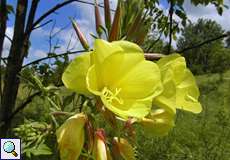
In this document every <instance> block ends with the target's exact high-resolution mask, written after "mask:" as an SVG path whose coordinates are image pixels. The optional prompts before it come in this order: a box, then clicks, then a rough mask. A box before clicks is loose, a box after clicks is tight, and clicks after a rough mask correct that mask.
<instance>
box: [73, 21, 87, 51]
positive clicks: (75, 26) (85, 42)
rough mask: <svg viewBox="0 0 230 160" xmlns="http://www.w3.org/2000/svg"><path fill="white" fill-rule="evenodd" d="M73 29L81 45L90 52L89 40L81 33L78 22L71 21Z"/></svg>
mask: <svg viewBox="0 0 230 160" xmlns="http://www.w3.org/2000/svg"><path fill="white" fill-rule="evenodd" d="M71 22H72V25H73V28H74V30H75V32H76V33H77V36H78V38H79V40H80V42H81V45H82V46H83V48H84V49H86V50H89V44H88V42H87V39H86V38H85V36H84V34H83V33H82V32H81V30H80V28H79V26H78V24H77V22H75V21H74V20H73V19H71Z"/></svg>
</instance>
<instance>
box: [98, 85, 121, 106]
mask: <svg viewBox="0 0 230 160" xmlns="http://www.w3.org/2000/svg"><path fill="white" fill-rule="evenodd" d="M120 92H121V88H119V89H118V88H116V89H115V93H114V92H112V91H111V90H109V89H108V88H107V87H104V88H103V90H102V94H103V96H104V98H105V99H106V101H108V102H109V103H112V102H113V101H116V102H118V103H120V104H123V100H122V99H121V98H120V97H119V96H118V94H119V93H120Z"/></svg>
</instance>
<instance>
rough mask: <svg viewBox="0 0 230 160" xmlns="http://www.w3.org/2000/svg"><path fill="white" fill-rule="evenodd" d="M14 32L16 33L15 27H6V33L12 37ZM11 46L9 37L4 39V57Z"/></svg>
mask: <svg viewBox="0 0 230 160" xmlns="http://www.w3.org/2000/svg"><path fill="white" fill-rule="evenodd" d="M13 33H14V29H13V27H7V28H6V35H7V36H8V37H9V38H10V39H12V37H13ZM10 46H11V42H10V40H9V39H8V38H6V37H5V39H4V44H3V52H2V56H3V57H7V56H8V54H9V50H10Z"/></svg>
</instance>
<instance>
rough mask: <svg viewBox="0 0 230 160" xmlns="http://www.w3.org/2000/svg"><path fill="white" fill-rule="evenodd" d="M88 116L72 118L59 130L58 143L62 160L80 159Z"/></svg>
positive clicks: (80, 115) (81, 115) (57, 133)
mask: <svg viewBox="0 0 230 160" xmlns="http://www.w3.org/2000/svg"><path fill="white" fill-rule="evenodd" d="M85 122H86V116H85V115H84V114H76V115H74V116H72V117H70V118H69V119H68V120H66V122H65V123H64V124H63V125H62V126H61V127H60V128H59V129H58V130H57V132H56V136H57V142H58V148H59V150H60V157H61V160H73V159H78V157H79V156H80V153H81V150H82V147H83V145H84V140H85V132H84V125H85Z"/></svg>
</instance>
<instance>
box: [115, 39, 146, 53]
mask: <svg viewBox="0 0 230 160" xmlns="http://www.w3.org/2000/svg"><path fill="white" fill-rule="evenodd" d="M112 44H113V45H118V46H120V47H121V48H122V49H123V51H124V52H125V53H143V50H142V49H141V48H140V47H139V46H138V45H137V44H135V43H132V42H129V41H113V42H112Z"/></svg>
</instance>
